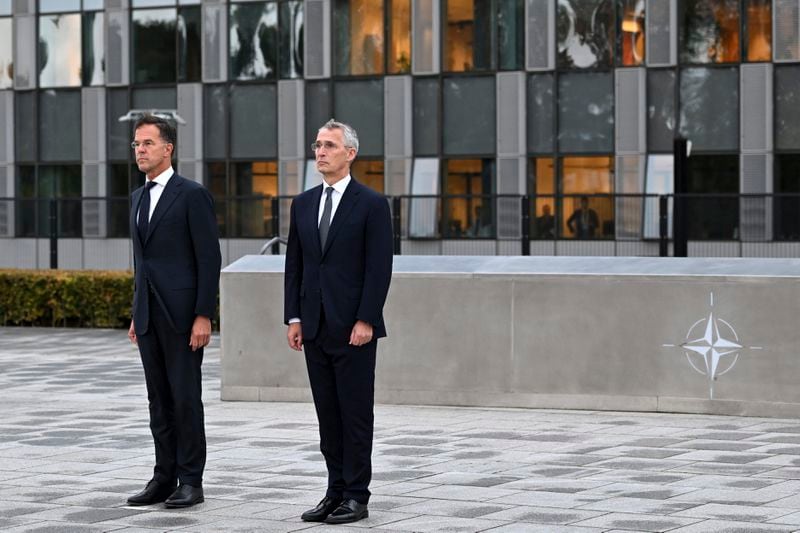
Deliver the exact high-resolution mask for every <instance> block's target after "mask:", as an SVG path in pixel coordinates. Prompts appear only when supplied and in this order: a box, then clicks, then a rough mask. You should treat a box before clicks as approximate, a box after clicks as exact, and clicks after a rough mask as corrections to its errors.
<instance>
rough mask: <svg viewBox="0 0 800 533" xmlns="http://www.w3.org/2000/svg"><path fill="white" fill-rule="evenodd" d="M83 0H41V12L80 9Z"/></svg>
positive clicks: (61, 11)
mask: <svg viewBox="0 0 800 533" xmlns="http://www.w3.org/2000/svg"><path fill="white" fill-rule="evenodd" d="M80 10H81V0H39V13H63V12H65V11H80Z"/></svg>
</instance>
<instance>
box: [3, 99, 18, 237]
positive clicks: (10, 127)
mask: <svg viewBox="0 0 800 533" xmlns="http://www.w3.org/2000/svg"><path fill="white" fill-rule="evenodd" d="M14 176H15V174H14V91H0V198H9V200H0V237H13V236H14V202H13V200H10V199H13V198H14V192H15V187H14V181H15V180H14Z"/></svg>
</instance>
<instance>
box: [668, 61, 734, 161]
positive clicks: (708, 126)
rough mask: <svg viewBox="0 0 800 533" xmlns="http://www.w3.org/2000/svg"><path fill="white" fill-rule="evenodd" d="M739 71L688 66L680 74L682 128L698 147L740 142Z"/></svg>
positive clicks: (724, 145)
mask: <svg viewBox="0 0 800 533" xmlns="http://www.w3.org/2000/svg"><path fill="white" fill-rule="evenodd" d="M738 88H739V72H738V69H736V68H687V69H683V70H682V71H681V76H680V103H681V109H680V132H681V135H683V136H685V137H686V138H687V139H689V140H691V141H692V143H693V145H694V147H695V148H697V149H701V150H705V149H737V148H738V146H739V141H738V136H739V131H738V129H739V128H738V120H739V90H738Z"/></svg>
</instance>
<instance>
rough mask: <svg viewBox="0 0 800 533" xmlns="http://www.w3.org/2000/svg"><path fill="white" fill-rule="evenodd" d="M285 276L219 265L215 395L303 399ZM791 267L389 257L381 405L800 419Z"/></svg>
mask: <svg viewBox="0 0 800 533" xmlns="http://www.w3.org/2000/svg"><path fill="white" fill-rule="evenodd" d="M282 271H283V258H282V257H279V256H273V257H270V256H264V257H258V256H248V257H245V258H243V259H241V260H239V261H237V262H235V263H234V264H232V265H231V266H229V267H228V268H226V269H225V270H224V271H223V274H222V398H223V399H224V400H248V401H259V400H260V401H287V400H288V401H308V400H310V392H309V389H308V379H307V376H306V370H305V362H304V357H303V355H302V354H300V353H297V352H293V351H291V350H290V349H289V348H288V347H287V345H286V340H285V331H286V328H285V326H284V325H283V324H282V318H283V317H282V313H283V274H282ZM798 273H800V260H797V259H657V258H655V259H648V258H607V257H602V258H601V257H591V258H559V257H544V258H535V257H528V258H524V257H430V256H424V257H423V256H416V257H412V256H402V257H396V258H395V272H394V277H393V281H392V286H391V290H390V293H389V300H388V302H387V306H386V321H387V328H388V330H389V336H388V337H387V338H386V339H382V340H381V341H379V346H378V370H377V383H376V399H377V401H379V402H384V403H413V404H440V405H480V406H517V407H544V408H575V409H613V410H637V411H679V412H695V413H717V414H750V415H758V416H797V415H799V414H800V387H797V382H798V378H799V377H800V353H799V352H800V329H798V328H797V326H796V322H797V317H798V316H800V283H798V281H800V280H798V277H800V274H798ZM709 324H710V327H709ZM682 345H683V346H682ZM709 375H711V376H712V377H713V378H714V379H710V378H709Z"/></svg>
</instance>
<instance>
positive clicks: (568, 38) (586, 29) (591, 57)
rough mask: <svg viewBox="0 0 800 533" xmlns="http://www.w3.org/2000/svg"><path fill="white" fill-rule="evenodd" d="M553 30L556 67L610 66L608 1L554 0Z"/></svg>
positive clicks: (611, 22) (611, 38)
mask: <svg viewBox="0 0 800 533" xmlns="http://www.w3.org/2000/svg"><path fill="white" fill-rule="evenodd" d="M557 31H558V63H559V66H561V67H565V68H592V67H598V66H610V65H611V60H612V50H613V42H614V5H613V2H611V0H601V1H599V2H598V1H596V0H558V22H557Z"/></svg>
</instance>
